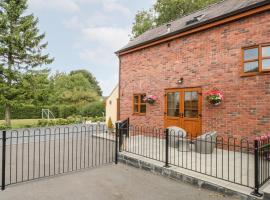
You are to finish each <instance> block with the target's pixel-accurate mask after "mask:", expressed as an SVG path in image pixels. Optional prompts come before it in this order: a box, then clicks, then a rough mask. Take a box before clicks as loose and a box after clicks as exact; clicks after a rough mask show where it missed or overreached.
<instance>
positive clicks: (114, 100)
mask: <svg viewBox="0 0 270 200" xmlns="http://www.w3.org/2000/svg"><path fill="white" fill-rule="evenodd" d="M118 97H119V86H118V84H117V85H116V86H115V88H114V89H113V91H112V92H111V94H110V95H109V96H108V97H107V99H106V124H108V121H109V118H111V119H112V123H113V124H115V122H116V121H117V118H118V115H119V109H118V108H119V103H118Z"/></svg>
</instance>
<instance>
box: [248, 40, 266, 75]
mask: <svg viewBox="0 0 270 200" xmlns="http://www.w3.org/2000/svg"><path fill="white" fill-rule="evenodd" d="M261 72H270V44H269V45H257V46H252V47H247V48H244V49H243V75H252V74H258V73H261Z"/></svg>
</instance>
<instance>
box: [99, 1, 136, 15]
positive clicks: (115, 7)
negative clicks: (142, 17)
mask: <svg viewBox="0 0 270 200" xmlns="http://www.w3.org/2000/svg"><path fill="white" fill-rule="evenodd" d="M103 6H104V9H105V11H109V12H118V13H119V12H120V13H122V14H124V15H131V14H132V13H131V11H130V10H129V9H128V8H127V7H126V6H124V5H122V4H120V3H118V2H107V3H106V2H105V3H104V4H103Z"/></svg>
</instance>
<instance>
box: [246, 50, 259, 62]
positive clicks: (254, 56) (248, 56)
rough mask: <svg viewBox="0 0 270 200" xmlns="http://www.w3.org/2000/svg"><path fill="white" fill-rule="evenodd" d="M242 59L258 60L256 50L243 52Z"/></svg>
mask: <svg viewBox="0 0 270 200" xmlns="http://www.w3.org/2000/svg"><path fill="white" fill-rule="evenodd" d="M244 59H245V60H252V59H258V48H254V49H247V50H244Z"/></svg>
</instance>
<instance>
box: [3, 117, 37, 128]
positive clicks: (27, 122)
mask: <svg viewBox="0 0 270 200" xmlns="http://www.w3.org/2000/svg"><path fill="white" fill-rule="evenodd" d="M38 120H40V119H13V120H11V126H12V128H24V127H26V126H36V125H37V123H38ZM0 124H5V120H0Z"/></svg>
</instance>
